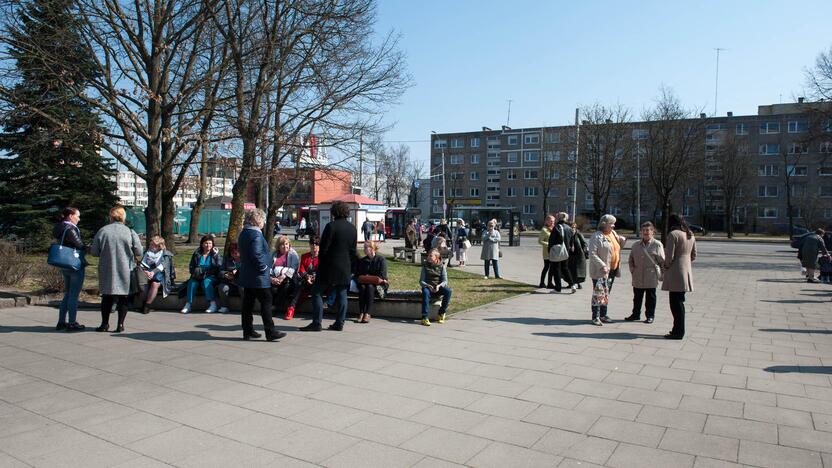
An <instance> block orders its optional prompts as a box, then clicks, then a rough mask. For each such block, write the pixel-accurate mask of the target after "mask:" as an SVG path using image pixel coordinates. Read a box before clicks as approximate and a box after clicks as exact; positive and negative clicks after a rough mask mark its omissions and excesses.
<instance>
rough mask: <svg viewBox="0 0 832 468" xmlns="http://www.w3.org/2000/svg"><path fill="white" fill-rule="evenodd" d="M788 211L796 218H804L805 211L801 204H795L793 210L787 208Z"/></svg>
mask: <svg viewBox="0 0 832 468" xmlns="http://www.w3.org/2000/svg"><path fill="white" fill-rule="evenodd" d="M786 213H791V215H792V216H794V217H795V218H802V217H803V211H802V210H801V209H800V207H799V206H793V207H792V209H791V210H789V209H786Z"/></svg>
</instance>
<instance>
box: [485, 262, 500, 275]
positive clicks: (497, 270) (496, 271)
mask: <svg viewBox="0 0 832 468" xmlns="http://www.w3.org/2000/svg"><path fill="white" fill-rule="evenodd" d="M491 263H493V264H494V276H496V277H497V278H499V277H500V263H499V262H498V261H497V260H486V261H485V276H488V273H489V272H491V269H490V268H489V267H490V266H491V265H490V264H491Z"/></svg>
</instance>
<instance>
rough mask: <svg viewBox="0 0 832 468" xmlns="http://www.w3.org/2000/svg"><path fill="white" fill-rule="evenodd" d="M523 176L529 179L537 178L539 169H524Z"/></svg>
mask: <svg viewBox="0 0 832 468" xmlns="http://www.w3.org/2000/svg"><path fill="white" fill-rule="evenodd" d="M523 178H524V179H527V180H532V179H537V171H533V170H531V169H526V170H525V171H523Z"/></svg>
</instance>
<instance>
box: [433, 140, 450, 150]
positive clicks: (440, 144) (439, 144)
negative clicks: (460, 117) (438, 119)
mask: <svg viewBox="0 0 832 468" xmlns="http://www.w3.org/2000/svg"><path fill="white" fill-rule="evenodd" d="M433 147H434V148H436V149H439V148H447V147H448V140H434V141H433Z"/></svg>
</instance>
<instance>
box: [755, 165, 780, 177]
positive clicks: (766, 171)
mask: <svg viewBox="0 0 832 468" xmlns="http://www.w3.org/2000/svg"><path fill="white" fill-rule="evenodd" d="M757 175H759V176H760V177H774V176H779V175H780V168H779V167H778V166H775V165H774V164H764V165H760V167H759V168H758V169H757Z"/></svg>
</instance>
